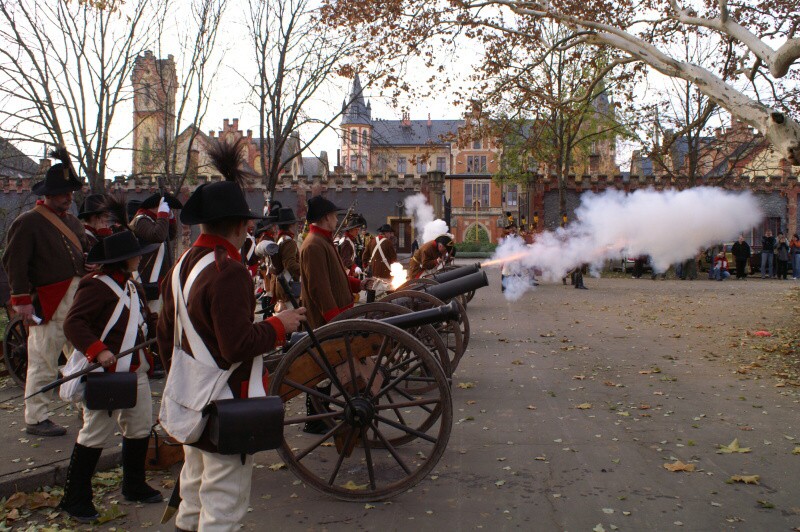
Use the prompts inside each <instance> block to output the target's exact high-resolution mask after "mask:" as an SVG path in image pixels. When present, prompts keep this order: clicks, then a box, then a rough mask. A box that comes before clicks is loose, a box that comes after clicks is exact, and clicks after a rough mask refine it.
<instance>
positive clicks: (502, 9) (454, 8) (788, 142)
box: [326, 0, 800, 164]
mask: <svg viewBox="0 0 800 532" xmlns="http://www.w3.org/2000/svg"><path fill="white" fill-rule="evenodd" d="M693 5H695V6H697V7H696V8H695V7H692V8H689V7H683V6H682V5H681V4H680V1H679V0H648V1H646V2H644V3H639V2H618V3H615V4H614V6H613V9H612V8H610V4H608V2H606V1H605V0H582V1H580V2H575V1H572V0H453V1H450V0H388V1H384V2H372V1H371V0H336V1H333V2H331V3H330V4H329V5H328V6H327V7H326V10H327V19H326V20H328V21H329V22H330V23H331V24H332V25H334V26H336V27H338V28H339V29H340V30H341V31H350V32H353V33H355V34H361V35H369V36H370V37H371V39H370V43H371V46H372V47H373V48H386V49H392V50H394V49H396V48H397V47H398V46H403V43H404V42H410V41H412V39H413V42H416V38H417V37H418V36H420V35H428V36H429V35H431V34H437V35H439V34H445V35H447V36H449V37H450V38H453V39H454V38H457V37H461V36H462V35H463V36H466V37H468V38H478V39H482V40H485V39H487V38H490V39H495V40H498V41H500V42H502V41H514V40H518V41H524V42H528V43H529V45H530V47H531V49H534V50H536V49H540V48H541V46H542V44H541V39H540V37H541V36H540V29H541V25H542V24H543V23H544V22H545V21H553V22H557V23H560V24H563V25H566V26H568V27H570V28H571V29H572V30H573V32H574V33H573V38H572V39H571V40H569V41H567V42H564V43H562V44H561V47H562V48H568V47H573V46H579V45H584V44H589V45H592V46H597V47H599V48H604V49H614V50H618V51H620V52H622V54H623V57H624V58H627V59H629V60H631V61H634V62H639V63H642V64H646V65H648V66H649V67H651V68H653V69H655V70H656V71H658V72H660V73H662V74H664V75H666V76H668V77H672V78H679V79H683V80H686V81H688V82H690V83H692V84H693V85H695V86H696V87H697V88H698V89H699V90H700V91H702V92H703V94H705V95H706V96H708V97H709V98H710V99H711V101H712V102H714V103H715V104H716V105H719V106H721V107H723V108H725V109H727V110H728V111H729V112H730V113H731V114H732V115H734V116H735V117H738V118H739V119H741V120H743V121H744V122H746V123H748V124H750V125H751V126H753V127H755V128H756V129H758V130H759V131H761V132H762V133H763V134H764V135H765V136H766V137H767V138H768V139H769V140H770V141H771V142H772V144H773V145H774V146H775V148H776V149H777V151H778V152H780V153H781V154H782V155H783V156H784V157H786V158H787V159H788V160H789V161H791V162H792V163H793V164H800V123H798V121H797V119H796V118H795V116H796V113H797V112H798V108H799V107H800V97H798V92H797V90H796V86H795V87H793V86H791V85H792V82H795V81H797V79H798V74H797V69H795V70H794V71H792V70H791V68H792V66H794V65H796V63H797V62H798V59H800V38H798V37H797V32H798V31H800V19H798V17H800V14H798V10H797V2H796V0H772V1H771V2H769V3H768V6H766V7H765V6H764V5H763V4H762V3H760V2H756V1H755V0H746V1H744V2H739V3H737V4H736V6H733V7H729V5H728V1H727V0H710V1H708V2H703V3H693ZM676 28H683V29H685V30H686V31H690V32H692V31H694V32H699V30H701V29H704V30H708V31H709V32H710V33H712V34H713V35H714V36H715V38H717V39H720V40H729V41H730V42H731V46H732V47H733V48H734V50H735V54H734V61H735V64H736V66H737V68H736V77H735V79H730V80H726V79H724V78H723V77H721V76H720V75H718V74H717V73H715V72H714V71H712V70H709V69H708V68H704V67H703V66H702V65H698V64H695V63H692V62H690V61H685V60H683V59H681V57H680V56H679V55H678V56H676V55H674V54H673V51H674V49H673V47H672V44H673V41H672V36H673V34H674V31H675V29H676ZM775 42H778V43H781V44H780V45H773V44H772V43H775ZM406 50H408V51H410V52H416V53H421V54H422V55H423V56H424V55H425V54H428V53H430V51H431V49H430V47H427V48H422V49H420V48H419V47H418V46H417V47H416V49H411V48H409V47H406ZM486 60H487V61H491V58H486ZM782 81H786V82H788V83H783V82H782Z"/></svg>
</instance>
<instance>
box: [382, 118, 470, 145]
mask: <svg viewBox="0 0 800 532" xmlns="http://www.w3.org/2000/svg"><path fill="white" fill-rule="evenodd" d="M407 123H408V125H404V124H403V121H402V120H375V121H374V122H372V144H373V145H377V146H424V145H433V144H446V143H448V142H451V141H452V138H455V136H456V135H457V134H458V128H459V127H461V126H463V125H464V121H463V120H431V121H430V125H428V120H410V121H409V122H407Z"/></svg>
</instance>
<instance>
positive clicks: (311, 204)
mask: <svg viewBox="0 0 800 532" xmlns="http://www.w3.org/2000/svg"><path fill="white" fill-rule="evenodd" d="M343 210H344V209H341V208H339V207H337V206H336V205H335V204H334V203H333V202H332V201H330V200H327V199H325V198H323V197H322V196H314V197H313V198H311V199H310V200H308V212H306V220H308V221H309V222H310V223H314V222H318V221H319V220H321V219H322V217H323V216H325V215H326V214H330V213H332V212H339V211H343Z"/></svg>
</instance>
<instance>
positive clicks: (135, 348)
mask: <svg viewBox="0 0 800 532" xmlns="http://www.w3.org/2000/svg"><path fill="white" fill-rule="evenodd" d="M155 341H156V339H155V338H153V339H152V340H147V341H146V342H142V343H141V344H137V345H135V346H133V347H131V348H130V349H126V350H125V351H122V352H121V353H120V354H118V355H117V356H116V357H115V358H116V359H117V360H119V359H120V358H122V357H124V356H125V355H129V354H131V353H134V352H136V351H138V350H139V349H143V348H145V347H147V346H148V345H151V344H154V343H155ZM101 367H103V365H102V364H101V363H100V362H95V363H94V364H89V365H88V366H86V367H85V368H84V369H82V370H80V371H78V372H76V373H73V374H72V375H67V376H65V377H61V378H60V379H56V380H54V381H53V382H51V383H50V384H47V385H45V386H43V387H42V388H41V389H40V390H39V391H38V392H33V393H32V394H30V395H29V396H27V397H26V398H25V400H26V401H27V400H28V399H30V398H31V397H33V396H34V395H39V394H40V393H44V392H49V391H50V390H52V389H53V388H57V387H59V386H61V385H62V384H64V383H65V382H69V381H71V380H73V379H77V378H78V377H83V376H84V375H88V374H89V373H91V372H92V371H94V370H96V369H97V368H101Z"/></svg>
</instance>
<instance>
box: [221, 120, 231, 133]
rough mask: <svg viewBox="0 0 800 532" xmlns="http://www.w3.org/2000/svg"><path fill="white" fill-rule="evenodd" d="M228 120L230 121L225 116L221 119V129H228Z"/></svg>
mask: <svg viewBox="0 0 800 532" xmlns="http://www.w3.org/2000/svg"><path fill="white" fill-rule="evenodd" d="M229 122H230V120H228V119H227V118H226V119H225V120H223V121H222V129H223V131H224V130H227V129H228V124H229Z"/></svg>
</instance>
